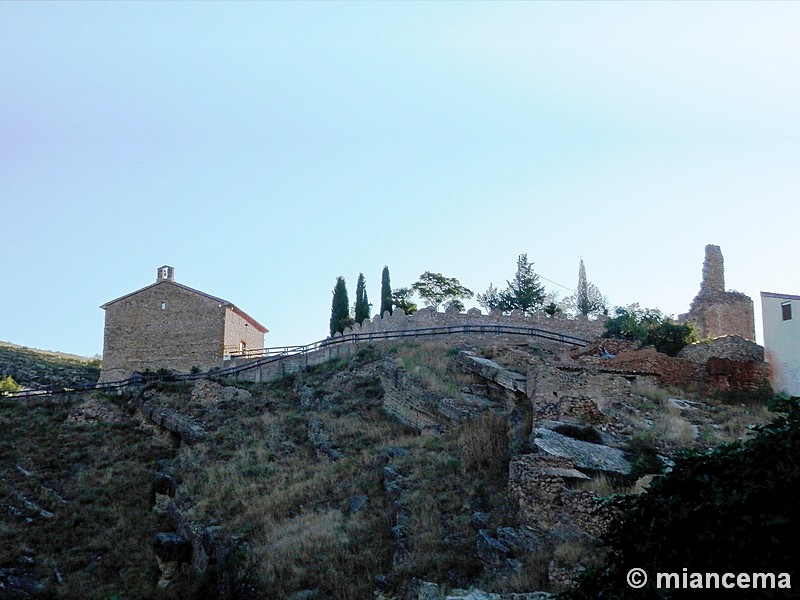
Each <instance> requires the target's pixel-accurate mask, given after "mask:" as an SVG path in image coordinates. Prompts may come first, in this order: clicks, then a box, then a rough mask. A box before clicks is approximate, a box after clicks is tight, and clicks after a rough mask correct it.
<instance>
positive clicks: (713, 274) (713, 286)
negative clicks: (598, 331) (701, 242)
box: [700, 244, 725, 294]
mask: <svg viewBox="0 0 800 600" xmlns="http://www.w3.org/2000/svg"><path fill="white" fill-rule="evenodd" d="M724 291H725V263H724V261H723V259H722V250H720V249H719V246H712V245H711V244H709V245H708V246H706V259H705V260H704V261H703V281H702V282H701V283H700V293H701V294H705V293H710V292H724Z"/></svg>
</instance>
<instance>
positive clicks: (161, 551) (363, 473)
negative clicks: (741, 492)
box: [0, 342, 766, 599]
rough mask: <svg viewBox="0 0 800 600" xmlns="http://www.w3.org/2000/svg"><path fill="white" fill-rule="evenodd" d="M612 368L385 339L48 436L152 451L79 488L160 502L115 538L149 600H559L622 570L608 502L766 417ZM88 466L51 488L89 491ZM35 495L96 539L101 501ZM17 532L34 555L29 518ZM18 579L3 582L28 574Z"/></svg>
mask: <svg viewBox="0 0 800 600" xmlns="http://www.w3.org/2000/svg"><path fill="white" fill-rule="evenodd" d="M605 350H606V354H608V352H607V351H608V348H606V349H605ZM606 354H602V353H601V352H600V351H599V350H598V351H597V352H594V351H593V350H591V349H588V350H584V351H580V352H574V353H573V354H572V355H570V354H569V353H567V352H566V351H564V350H563V349H560V348H558V347H556V346H553V347H544V346H531V345H527V344H507V343H494V344H490V345H485V346H480V347H476V346H472V347H459V346H454V345H452V344H445V343H416V342H415V343H399V342H396V343H387V344H386V345H384V346H381V347H377V346H375V347H372V346H365V347H363V348H361V349H360V350H358V351H357V352H356V353H355V354H353V355H352V356H349V357H346V358H342V359H339V360H333V361H331V362H329V363H327V364H324V365H320V366H317V367H314V368H311V369H309V370H307V371H303V372H299V373H294V374H292V375H290V376H287V377H285V378H283V379H281V380H278V381H274V382H271V383H265V384H244V383H237V382H235V381H230V380H219V381H210V380H200V381H197V382H194V383H183V382H171V383H170V382H167V383H159V384H155V385H152V386H150V387H148V388H145V389H139V390H134V391H132V392H130V393H128V394H127V395H125V396H122V397H101V396H97V397H94V398H90V399H87V398H83V399H80V400H74V401H70V403H69V404H68V405H64V406H63V407H61V408H58V409H57V410H56V409H46V408H45V407H44V406H42V407H41V408H42V410H43V411H45V412H47V410H50V413H51V414H50V415H49V416H45V415H44V413H43V414H42V419H43V421H42V423H49V421H48V420H47V419H51V420H52V423H50V426H52V427H55V428H57V429H58V428H61V429H63V431H64V432H66V433H65V435H72V436H75V437H76V439H78V438H79V437H80V436H88V437H87V438H86V440H103V442H104V444H106V446H104V447H108V448H110V447H114V445H115V444H119V443H121V442H122V440H123V438H121V437H115V436H117V435H118V434H119V432H122V431H125V432H127V433H126V434H125V435H127V436H133V438H130V437H128V438H125V439H126V440H130V439H134V438H135V439H136V440H139V441H137V442H136V444H144V443H145V442H146V444H147V445H146V446H136V445H135V444H134V445H132V447H131V448H130V454H127V455H126V456H128V457H129V458H128V459H126V460H131V459H132V456H133V455H135V453H136V452H140V453H141V454H142V456H143V458H142V460H143V461H144V462H143V463H140V464H143V465H146V466H139V467H136V473H137V477H136V478H134V479H132V480H130V481H129V482H128V483H126V482H125V480H124V478H117V480H115V484H114V487H113V489H114V490H115V492H114V494H116V495H115V496H113V497H112V498H105V497H104V496H103V493H104V492H105V490H104V488H103V486H104V485H107V484H104V483H102V478H100V479H97V480H95V479H93V478H89V479H81V477H82V476H78V478H77V479H75V484H76V485H77V484H78V482H79V480H80V481H84V482H85V483H86V489H81V490H80V494H82V495H84V496H88V497H94V498H97V505H98V506H103V503H104V502H105V501H107V500H108V501H111V502H115V503H116V504H114V506H119V507H123V506H127V504H126V503H129V504H130V505H132V506H137V507H140V508H139V510H142V509H141V507H144V511H145V513H146V516H137V515H139V513H136V512H128V511H127V509H126V510H124V511H122V510H121V511H120V519H124V520H125V523H126V529H116V528H114V527H109V528H106V529H105V530H103V531H104V533H105V538H104V540H103V543H104V544H105V545H104V546H103V548H106V550H104V551H103V552H102V555H103V556H114V557H116V558H115V559H114V560H115V561H116V562H115V564H117V565H123V566H124V565H128V564H130V565H131V566H130V567H124V568H133V565H134V564H138V562H136V561H140V562H141V561H143V562H144V563H146V564H147V565H148V566H147V569H145V571H146V572H148V573H149V575H148V577H147V578H145V579H146V581H147V583H143V581H144V580H142V581H140V582H139V583H138V584H137V585H138V586H140V588H141V589H140V590H137V592H136V593H138V594H140V596H139V597H162V598H179V597H186V596H187V595H188V596H190V597H197V595H198V594H200V593H201V591H202V593H204V594H210V595H207V596H206V597H258V598H273V597H274V598H298V599H299V598H319V599H326V598H335V597H342V596H346V597H352V598H374V597H383V598H386V599H389V598H397V599H405V598H423V597H424V598H443V597H445V596H447V597H470V596H468V594H467V592H463V593H462V592H458V591H456V590H457V589H459V588H460V589H470V588H480V589H481V590H484V591H483V592H480V593H485V594H486V595H485V596H475V597H487V598H541V597H543V596H542V594H543V593H545V592H553V591H558V590H561V589H566V588H567V587H568V586H570V585H571V584H572V582H574V580H575V578H576V577H577V576H578V575H579V574H580V573H581V572H582V571H583V570H584V569H585V568H587V567H588V566H590V565H591V564H594V563H595V562H596V561H597V560H599V559H600V558H601V557H602V555H603V551H604V548H603V545H602V543H601V541H600V536H601V535H602V533H603V532H604V531H605V529H606V528H607V527H608V524H609V523H610V521H611V520H612V519H613V518H614V514H613V513H612V512H610V511H609V509H607V508H606V507H605V505H604V504H603V503H602V502H601V501H600V500H601V499H602V498H603V497H604V496H606V495H608V494H610V493H615V492H626V493H634V492H639V491H641V490H642V489H644V488H645V487H646V485H647V482H648V480H649V478H651V477H652V475H653V474H655V473H657V472H659V471H660V470H662V469H663V468H664V466H665V465H668V464H669V456H670V454H671V453H673V452H675V451H676V450H678V449H680V448H684V447H697V446H706V445H710V444H713V443H715V442H717V441H720V440H728V439H732V438H736V437H738V436H740V435H744V432H745V429H746V426H747V425H749V424H751V423H756V422H759V421H762V420H764V419H765V417H766V411H765V410H762V409H761V408H758V407H750V408H748V407H741V406H738V407H737V406H727V405H724V404H720V403H717V402H714V401H712V400H711V399H709V398H706V397H704V396H702V394H698V393H688V392H686V391H682V390H679V389H674V390H671V391H666V390H665V389H664V388H662V387H660V386H659V383H660V381H661V379H662V376H661V375H660V374H659V373H658V372H657V371H656V370H653V369H650V370H647V369H644V368H643V367H642V365H641V364H640V365H638V366H636V365H634V364H633V363H630V362H625V361H621V362H619V363H618V364H613V360H611V359H608V358H607V357H606V358H603V357H604V356H605V355H606ZM620 356H621V355H620ZM648 364H650V363H648ZM652 364H653V365H655V364H656V363H652ZM656 366H657V365H656ZM37 410H38V409H37ZM15 414H16V413H15ZM16 418H20V419H21V418H22V415H21V413H20V414H18V415H17V416H16V417H15V419H16ZM43 431H44V430H43ZM80 439H83V438H80ZM86 440H85V441H84V442H83V444H84V445H85V446H86V452H87V453H89V454H93V451H92V450H91V448H92V443H93V442H91V441H86ZM125 443H127V444H128V445H131V444H132V443H131V442H130V441H127V442H125ZM145 447H147V448H151V450H148V451H147V452H144V451H143V448H145ZM5 451H6V452H8V451H9V449H8V447H7V448H6V450H5ZM30 451H31V452H32V447H31V450H30ZM154 452H155V454H153V453H154ZM36 456H37V457H36V458H34V459H31V462H29V463H25V464H28V465H29V467H31V468H30V469H29V468H28V467H25V466H24V465H23V464H22V463H21V462H20V461H19V460H17V461H16V462H17V464H19V465H20V467H21V468H23V469H25V470H27V472H36V471H38V467H37V468H33V467H35V466H36V465H40V464H41V461H42V460H43V458H42V456H41V455H36ZM76 460H77V459H76ZM107 460H113V457H109V458H108V459H107ZM78 462H80V461H78ZM68 464H69V460H66V459H65V461H64V464H63V465H62V466H61V467H60V471H57V472H58V473H60V474H58V475H55V474H54V475H53V476H52V479H53V481H71V480H70V479H69V478H70V477H72V476H74V475H68V474H67V473H68V472H69V467H68ZM123 464H128V463H123ZM110 467H111V464H109V468H110ZM4 469H5V467H4ZM74 469H76V470H77V471H76V472H77V473H80V472H81V471H80V468H79V466H77V465H76V466H75V467H74ZM20 473H21V472H18V476H17V475H15V476H14V477H15V478H16V479H15V480H20V481H25V480H27V478H28V477H27V476H25V475H22V474H20ZM54 473H56V472H54ZM4 475H5V474H4ZM139 475H142V476H143V477H144V480H142V481H146V483H143V482H142V481H140V479H142V478H141V477H139ZM37 481H38V480H37ZM70 485H72V484H70ZM29 487H30V486H29ZM26 489H27V488H26ZM54 489H56V488H55V487H54ZM58 489H60V488H58ZM70 489H76V488H70ZM7 492H8V493H7V494H6V497H8V498H12V500H10V501H7V502H6V503H7V504H8V505H9V506H14V507H15V508H17V509H18V510H26V509H25V506H27V505H25V504H24V501H23V500H14V499H13V498H16V496H13V492H12V490H7ZM23 493H24V494H27V492H25V491H24V490H23ZM59 493H60V492H59ZM74 493H77V492H74ZM29 496H30V495H26V498H28V499H29V500H30V501H31V502H32V503H33V504H35V505H36V506H38V507H40V508H41V509H42V510H45V511H48V512H50V513H53V514H54V515H56V517H57V518H55V519H51V520H47V519H45V518H44V517H36V516H35V515H33V514H31V515H30V518H34V519H39V518H41V520H42V523H45V522H47V523H50V521H52V522H53V523H52V524H51V525H54V526H55V528H54V529H53V528H52V527H51V528H50V529H48V531H51V532H57V531H58V530H59V529H58V527H59V525H58V524H59V523H60V522H61V518H62V517H64V516H65V515H66V514H67V513H69V515H74V518H73V517H70V519H71V521H70V522H71V526H73V527H74V531H82V528H86V535H87V536H91V535H96V531H95V530H94V529H93V528H89V527H87V526H86V520H85V519H86V515H87V514H94V513H85V509H84V507H83V505H82V504H80V503H73V502H72V501H71V500H70V499H69V498H66V497H65V499H66V501H67V503H68V504H66V505H64V507H62V506H61V505H60V504H59V503H58V501H54V502H48V503H45V502H44V501H41V502H38V501H37V499H36V498H32V497H29ZM114 498H117V499H116V500H115V499H114ZM123 498H124V501H123ZM18 505H19V506H18ZM31 510H33V509H31ZM65 511H66V512H65ZM15 518H16V517H15ZM11 527H12V534H13V536H15V537H14V539H15V540H16V541H17V542H19V543H20V544H23V545H25V544H28V546H30V545H31V544H30V543H29V542H26V541H25V540H26V539H27V538H26V532H25V528H24V526H23V525H22V521H20V522H16V521H14V522H12V525H11ZM130 527H133V528H135V529H136V531H137V534H136V539H137V540H141V539H146V542H145V543H144V544H143V545H142V544H139V545H131V546H130V547H129V549H130V550H131V551H132V552H133V551H135V552H137V553H139V554H138V556H137V557H132V556H127V554H126V550H125V542H124V540H122V539H121V538H120V537H119V535H120V534H121V533H122V532H123V531H124V532H126V535H129V531H130V530H129V529H128V528H130ZM92 531H95V533H94V534H92V533H91V532H92ZM20 547H21V546H20ZM108 548H114V552H111V551H110V550H108ZM48 552H49V550H48V549H46V547H45V546H37V547H36V550H35V553H36V557H37V558H36V561H37V564H38V565H45V564H58V565H59V567H58V578H56V577H55V576H54V575H51V576H50V577H49V578H47V577H44V576H43V575H40V574H39V572H38V571H36V570H35V569H33V570H32V571H31V572H32V573H34V575H35V576H34V578H33V581H35V582H38V583H42V585H44V586H45V588H47V586H56V587H54V588H53V589H54V590H55V589H58V588H57V586H77V587H76V588H74V589H80V585H85V584H87V583H88V582H91V581H92V577H94V575H92V573H97V575H96V576H97V577H100V578H103V581H98V582H97V583H98V584H102V586H104V587H103V588H102V589H106V590H109V593H113V590H114V589H122V583H121V580H120V579H119V577H118V576H117V575H113V574H111V573H110V572H109V571H106V570H102V569H101V570H95V571H87V568H88V567H86V565H83V566H81V567H79V566H78V565H76V564H73V563H72V562H70V561H69V560H67V559H66V555H65V554H61V553H60V552H61V551H60V550H56V551H55V554H48ZM24 556H27V555H23V554H20V556H15V557H14V559H13V560H15V561H17V562H15V563H14V564H20V563H19V561H22V560H23V559H24ZM9 560H11V559H10V558H9ZM93 560H94V559H93ZM98 560H100V559H98ZM92 564H94V563H92ZM98 564H100V563H98ZM14 568H17V567H14ZM124 568H123V571H124ZM95 569H97V567H95ZM3 573H5V574H4V575H3V574H2V573H0V575H1V576H2V577H5V579H2V578H0V581H2V582H3V585H8V583H7V582H8V581H11V579H9V578H10V577H17V575H13V574H9V573H6V572H3ZM15 573H19V571H15ZM59 578H60V581H59ZM38 583H37V584H38ZM115 586H116V588H115ZM43 589H44V588H43ZM70 589H73V588H70ZM470 593H473V594H475V593H478V592H470ZM459 594H460V596H459ZM493 594H494V595H493ZM192 595H194V596H192ZM134 597H136V596H134Z"/></svg>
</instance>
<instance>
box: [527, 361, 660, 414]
mask: <svg viewBox="0 0 800 600" xmlns="http://www.w3.org/2000/svg"><path fill="white" fill-rule="evenodd" d="M637 380H641V381H647V382H649V383H655V382H657V381H658V376H657V375H656V374H654V373H652V372H648V371H642V372H638V373H637V372H623V371H622V370H621V369H620V371H619V372H617V371H615V370H611V369H609V370H602V369H587V368H584V367H582V366H580V365H575V366H573V367H570V366H560V367H555V366H552V365H548V364H544V363H542V364H539V365H533V366H531V368H530V369H529V370H528V385H527V389H528V397H529V398H530V399H531V403H532V406H533V413H534V415H535V416H536V418H539V419H553V420H561V419H567V420H578V421H582V422H585V423H603V422H605V421H606V420H607V418H606V416H605V415H604V414H603V413H602V411H601V410H600V408H601V407H603V406H606V405H607V404H608V403H610V402H613V401H614V400H615V399H618V398H627V397H628V396H629V395H630V393H631V387H632V386H633V384H634V382H636V381H637Z"/></svg>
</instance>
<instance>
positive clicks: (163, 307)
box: [161, 302, 167, 310]
mask: <svg viewBox="0 0 800 600" xmlns="http://www.w3.org/2000/svg"><path fill="white" fill-rule="evenodd" d="M161 310H167V303H166V302H162V303H161Z"/></svg>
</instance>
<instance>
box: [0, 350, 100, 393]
mask: <svg viewBox="0 0 800 600" xmlns="http://www.w3.org/2000/svg"><path fill="white" fill-rule="evenodd" d="M100 367H101V361H100V360H99V359H97V358H86V357H83V356H78V355H75V354H67V353H64V352H54V351H51V350H37V349H33V348H27V347H25V346H19V345H17V344H12V343H11V342H3V341H0V379H4V378H5V377H11V378H12V379H13V380H14V381H15V382H17V383H18V384H19V385H21V386H23V387H25V388H31V389H49V388H53V387H77V386H81V385H93V384H95V383H96V382H97V379H98V377H99V376H100Z"/></svg>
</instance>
